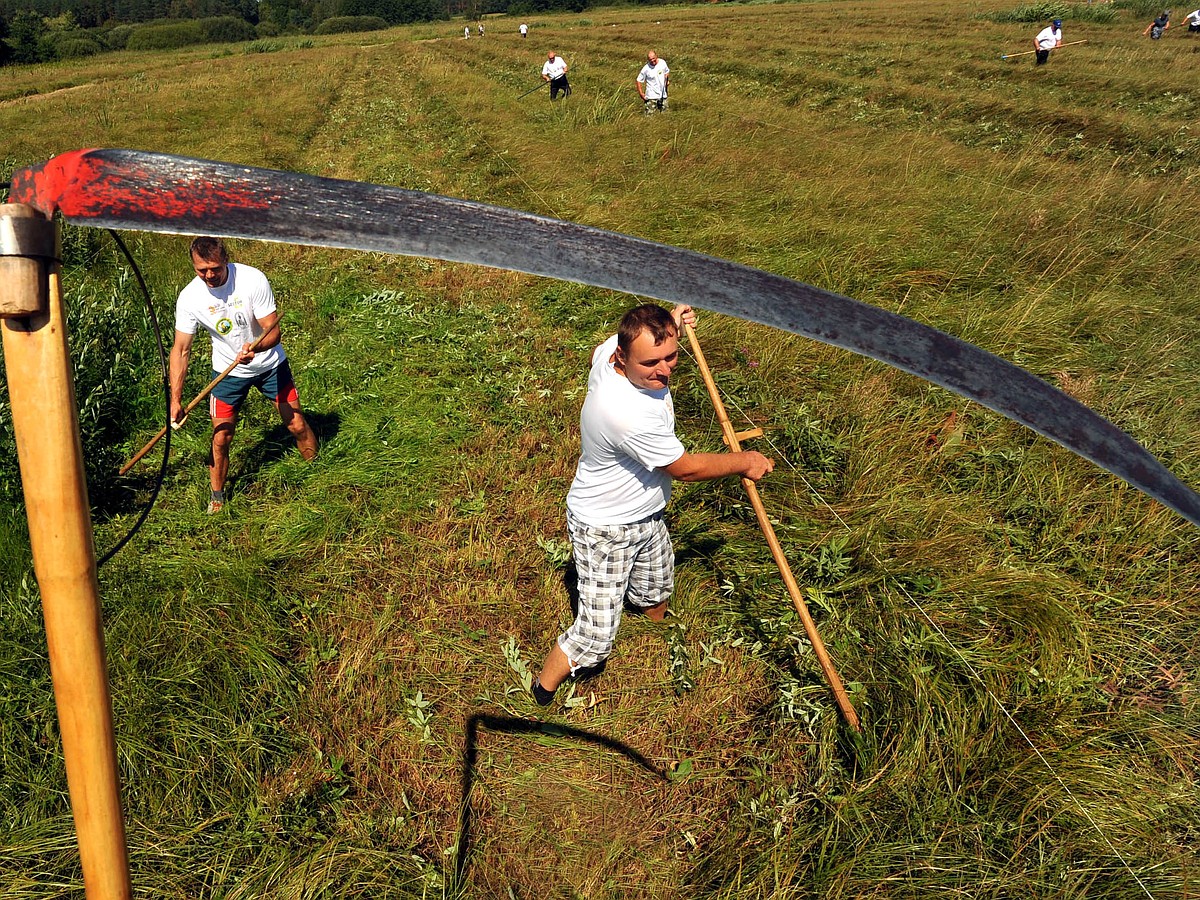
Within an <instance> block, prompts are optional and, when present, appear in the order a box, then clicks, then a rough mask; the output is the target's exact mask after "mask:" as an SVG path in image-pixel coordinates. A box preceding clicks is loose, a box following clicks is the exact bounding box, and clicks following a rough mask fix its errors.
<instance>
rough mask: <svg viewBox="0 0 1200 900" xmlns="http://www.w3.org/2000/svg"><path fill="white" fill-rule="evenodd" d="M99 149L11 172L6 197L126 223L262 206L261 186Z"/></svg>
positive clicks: (265, 203)
mask: <svg viewBox="0 0 1200 900" xmlns="http://www.w3.org/2000/svg"><path fill="white" fill-rule="evenodd" d="M122 155H123V154H122V151H113V152H112V156H109V155H108V153H106V151H103V150H74V151H71V152H70V153H64V154H61V155H60V156H56V157H54V158H53V159H51V160H48V161H47V162H45V163H43V164H42V165H41V166H35V167H33V168H29V169H26V170H24V171H23V172H19V173H17V174H16V175H15V176H14V177H13V188H12V193H11V195H10V197H11V200H12V201H13V202H18V203H27V204H29V205H30V206H33V207H35V208H37V209H39V210H41V211H42V212H44V213H46V214H47V215H51V214H53V213H54V211H55V210H59V211H61V212H62V214H63V215H64V216H66V217H67V218H68V219H89V218H98V217H103V216H113V217H119V218H124V219H127V220H130V221H139V222H153V221H164V222H169V221H173V220H177V219H191V218H197V217H203V216H207V215H213V214H216V213H218V212H220V211H222V210H228V209H258V210H261V209H267V208H268V207H269V206H270V200H269V199H268V198H267V197H264V196H263V192H262V188H261V186H257V185H252V184H236V183H233V184H230V183H215V182H213V181H210V180H208V179H203V178H200V177H196V176H194V175H191V176H183V177H181V176H180V175H179V173H177V172H175V171H173V170H168V171H166V172H164V171H159V170H158V169H156V168H155V166H154V165H145V164H144V163H143V162H142V161H140V160H138V159H137V157H136V154H130V157H131V158H128V159H126V158H122Z"/></svg>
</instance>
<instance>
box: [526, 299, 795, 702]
mask: <svg viewBox="0 0 1200 900" xmlns="http://www.w3.org/2000/svg"><path fill="white" fill-rule="evenodd" d="M695 318H696V317H695V314H694V313H693V312H692V308H691V307H690V306H677V307H675V309H674V310H672V311H671V312H669V313H668V312H667V311H666V310H665V309H663V308H662V307H661V306H657V305H655V304H652V303H651V304H646V305H644V306H638V307H635V308H633V309H631V310H630V311H629V312H627V313H626V314H625V316H624V317H623V318H622V319H621V324H620V326H619V328H618V330H617V333H616V334H615V335H613V336H612V337H610V338H609V339H608V340H607V341H605V342H604V343H603V344H601V345H600V346H599V347H597V348H596V350H595V351H594V352H593V353H592V368H591V373H590V374H589V376H588V390H587V398H586V399H585V400H584V402H583V410H582V411H581V412H580V414H579V430H580V455H579V464H578V466H577V468H576V470H575V480H574V481H573V482H572V483H571V488H570V490H569V491H568V492H567V530H568V532H569V533H570V536H571V544H572V548H573V551H574V557H575V568H576V570H577V571H578V574H579V607H578V613H577V615H576V617H575V621H574V623H573V624H572V625H571V627H570V628H568V629H567V630H566V631H565V632H563V633H562V634H561V635H559V637H558V640H557V641H555V644H554V646H553V647H552V648H551V649H550V653H549V655H548V656H547V657H546V661H545V663H543V665H542V671H541V673H540V675H539V676H538V677H537V678H535V679H534V681H533V696H534V699H535V700H536V701H537V702H538V704H539V705H541V706H546V705H548V704H549V703H550V701H551V700H552V699H553V698H554V691H555V690H556V689H557V688H558V686H559V685H560V684H562V682H563V681H564V680H565V679H566V678H567V677H569V676H575V677H586V676H587V675H589V674H596V673H598V672H599V670H600V669H601V668H603V665H604V662H605V660H606V659H608V655H609V653H610V652H611V651H612V645H613V641H614V639H615V638H616V635H617V628H618V626H619V625H620V624H621V611H622V608H623V605H624V603H625V602H626V601H628V602H629V603H630V604H631V605H632V606H633V607H635V608H638V609H640V610H642V611H643V612H645V614H646V616H647V617H648V618H650V619H651V620H652V621H656V622H661V621H662V620H663V618H664V617H665V616H666V614H667V601H668V600H669V599H670V597H671V592H672V590H673V589H674V584H675V581H674V576H675V552H674V550H673V549H672V547H671V536H670V534H668V532H667V526H666V525H665V524H664V523H663V509H664V508H665V507H666V505H667V502H668V501H669V500H670V499H671V480H672V479H673V478H678V479H680V480H681V481H705V480H708V479H713V478H724V477H726V476H729V475H743V476H745V477H747V478H751V479H753V480H754V481H758V480H759V479H760V478H762V477H763V476H764V475H766V474H767V473H768V472H770V471H771V470H772V469H773V468H774V463H773V462H772V461H771V460H770V459H768V458H767V457H765V456H763V455H762V454H761V453H758V452H757V451H754V450H748V451H740V452H738V453H688V452H687V451H686V450H684V448H683V444H681V443H680V442H679V438H677V437H676V436H675V409H674V406H673V405H672V403H671V390H670V387H669V385H668V382H669V380H670V376H671V373H672V372H673V371H674V370H675V366H676V365H677V364H678V362H679V332H680V329H681V328H682V327H683V324H685V323H686V324H688V325H691V324H693V323H694V322H695Z"/></svg>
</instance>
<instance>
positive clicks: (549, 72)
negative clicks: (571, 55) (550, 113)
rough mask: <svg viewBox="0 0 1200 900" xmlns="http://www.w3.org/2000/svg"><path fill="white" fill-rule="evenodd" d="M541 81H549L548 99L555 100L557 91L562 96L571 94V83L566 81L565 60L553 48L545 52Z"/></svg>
mask: <svg viewBox="0 0 1200 900" xmlns="http://www.w3.org/2000/svg"><path fill="white" fill-rule="evenodd" d="M542 81H548V82H550V99H551V100H557V99H558V95H559V92H560V91H561V92H562V95H563V96H564V97H570V96H571V85H570V84H569V83H568V82H567V61H566V60H565V59H563V58H562V57H561V56H559V55H558V54H556V53H555V52H554V51H553V50H551V51H550V52H549V53H547V54H546V61H545V62H544V63H542Z"/></svg>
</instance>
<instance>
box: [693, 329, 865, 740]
mask: <svg viewBox="0 0 1200 900" xmlns="http://www.w3.org/2000/svg"><path fill="white" fill-rule="evenodd" d="M684 330H685V331H686V332H687V336H688V340H689V341H691V344H692V353H693V354H695V356H696V364H697V365H698V366H699V367H700V377H701V378H703V379H704V386H705V387H706V388H708V396H709V399H710V400H712V405H713V409H714V410H715V411H716V413H717V422H718V423H719V424H720V426H721V434H722V436H723V437H724V439H725V444H726V445H727V446H728V447H729V449H730V450H732V451H734V452H735V453H736V452H737V451H739V450H741V449H742V445H741V441H742V440H743V439H745V438H750V437H757V436H759V435H760V434H762V429H760V428H755V429H753V430H751V431H741V432H738V431H734V430H733V425H732V424H731V423H730V421H729V414H728V413H727V412H726V411H725V404H724V403H723V402H722V401H721V392H720V391H718V390H717V383H716V381H715V380H713V375H712V371H711V370H710V369H709V368H708V360H706V359H705V358H704V351H703V350H701V349H700V341H699V340H698V339H697V338H696V331H695V329H694V328H692V326H691V325H685V326H684ZM742 487H744V488H745V489H746V496H747V497H749V498H750V505H751V506H752V507H754V516H755V518H757V519H758V527H759V528H761V529H762V533H763V537H765V538H766V539H767V546H768V547H770V548H771V558H772V559H774V560H775V565H776V566H778V567H779V574H780V576H781V577H782V578H783V583H784V584H785V585H786V586H787V590H788V596H790V597H791V598H792V605H793V606H794V607H796V612H797V614H798V615H799V616H800V621H801V622H803V623H804V633H805V634H806V635H808V642H809V643H810V644H811V645H812V648H813V653H815V654H816V656H817V662H818V663H820V665H821V671H822V672H823V673H824V674H825V680H826V681H827V682H828V683H829V688H830V690H832V691H833V699H834V700H835V701H836V702H837V706H838V709H840V710H841V711H842V717H843V718H844V719H845V720H846V724H847V725H849V726H850V727H851V728H853V729H854V730H855V731H860V730H861V729H860V728H859V724H858V713H857V712H856V711H855V709H854V707H853V705H851V703H850V697H849V696H848V695H847V694H846V688H845V686H844V685H843V684H842V679H841V677H840V676H839V675H838V673H837V669H835V668H834V667H833V660H832V659H830V658H829V653H828V652H827V651H826V650H825V644H824V642H823V641H822V640H821V634H820V632H818V631H817V623H816V622H814V621H813V617H812V615H811V614H810V613H809V611H808V604H806V603H805V602H804V594H803V593H802V592H801V591H800V585H798V584H797V583H796V578H795V576H794V575H792V568H791V566H790V565H788V561H787V557H786V556H785V555H784V553H783V547H781V546H780V544H779V538H778V537H776V536H775V527H774V526H773V525H772V524H771V519H770V517H769V516H768V515H767V509H766V507H765V506H763V502H762V498H761V497H760V496H759V495H758V485H756V484H755V483H754V482H753V481H751V480H750V479H749V478H746V477H744V476H743V478H742Z"/></svg>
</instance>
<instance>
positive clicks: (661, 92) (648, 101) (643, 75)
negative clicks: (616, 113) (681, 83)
mask: <svg viewBox="0 0 1200 900" xmlns="http://www.w3.org/2000/svg"><path fill="white" fill-rule="evenodd" d="M670 80H671V70H670V69H669V68H668V67H667V61H666V60H665V59H659V58H658V54H657V53H655V52H654V51H653V50H651V51H650V52H649V53H647V54H646V64H645V65H644V66H642V70H641V71H640V72H638V74H637V91H638V96H640V97H641V98H642V106H643V107H644V108H645V110H646V114H647V115H649V114H650V113H653V112H657V111H658V110H660V109H666V108H667V86H668V83H669V82H670Z"/></svg>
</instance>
